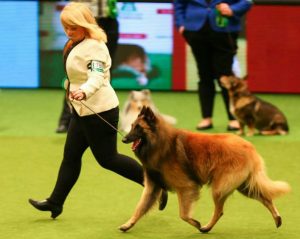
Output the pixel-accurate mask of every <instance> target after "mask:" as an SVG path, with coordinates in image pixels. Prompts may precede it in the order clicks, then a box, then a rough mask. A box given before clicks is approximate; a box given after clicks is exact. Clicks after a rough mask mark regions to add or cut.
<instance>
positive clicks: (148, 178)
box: [120, 107, 290, 232]
mask: <svg viewBox="0 0 300 239" xmlns="http://www.w3.org/2000/svg"><path fill="white" fill-rule="evenodd" d="M123 142H124V143H131V142H133V150H134V152H135V154H136V156H137V157H138V158H139V160H140V161H141V163H142V164H143V168H144V175H145V188H144V190H143V193H142V196H141V198H140V201H139V203H138V205H137V206H136V209H135V211H134V213H133V215H132V217H131V218H130V219H129V220H128V221H127V222H126V223H125V224H123V225H122V226H120V230H122V231H127V230H129V229H130V228H131V227H133V226H134V225H135V224H136V223H137V221H138V220H139V219H140V218H141V217H142V216H143V215H145V213H147V212H148V211H149V209H150V208H151V207H152V206H153V205H154V204H155V202H156V201H157V199H158V198H159V195H160V194H161V188H165V189H167V190H170V191H175V192H176V193H177V196H178V202H179V208H180V217H181V218H182V219H183V220H184V221H186V222H188V223H189V224H191V225H192V226H194V227H196V228H197V229H198V230H200V231H201V232H208V231H210V230H211V229H212V228H213V226H214V225H215V224H216V222H217V221H218V220H219V218H220V217H221V216H222V215H223V205H224V203H225V201H226V199H227V197H228V196H229V195H230V194H232V193H233V191H234V190H238V191H239V192H241V193H242V194H244V195H245V196H247V197H250V198H253V199H257V200H258V201H260V202H261V203H262V204H263V205H264V206H265V207H266V208H267V209H268V210H269V211H270V212H271V214H272V217H273V218H274V220H275V224H276V226H277V227H279V226H280V225H281V217H280V215H279V212H278V210H277V209H276V207H275V206H274V204H273V199H274V198H276V197H277V196H280V195H282V194H285V193H287V192H288V191H289V190H290V187H289V185H288V184H287V183H285V182H281V181H275V182H274V181H271V180H270V179H269V178H268V176H267V175H266V173H265V169H264V163H263V160H262V158H261V156H260V155H259V154H258V153H257V152H256V150H255V148H254V147H253V145H252V144H251V143H250V142H248V141H246V140H244V139H242V138H241V137H239V136H237V135H234V134H205V133H194V132H189V131H185V130H181V129H175V128H174V127H172V126H171V125H168V124H167V123H165V122H164V121H163V120H161V119H160V118H158V117H157V116H155V115H154V113H153V112H152V110H151V109H150V108H148V107H144V108H143V109H142V111H141V113H140V114H139V116H138V118H137V119H136V121H135V122H134V123H133V126H132V129H131V131H130V132H129V133H128V134H127V135H126V136H125V137H124V138H123ZM204 184H209V185H210V186H211V189H212V197H213V200H214V203H215V210H214V214H213V216H212V218H211V220H210V221H209V222H208V223H207V224H206V225H205V226H201V224H200V222H199V221H197V220H196V219H194V218H193V216H192V209H193V205H194V203H195V202H196V201H197V199H198V197H199V189H200V188H201V187H202V186H203V185H204Z"/></svg>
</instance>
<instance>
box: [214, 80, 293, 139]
mask: <svg viewBox="0 0 300 239" xmlns="http://www.w3.org/2000/svg"><path fill="white" fill-rule="evenodd" d="M220 81H221V84H222V85H223V86H224V87H225V88H226V89H227V90H228V94H229V100H230V112H231V113H232V114H233V115H234V116H235V117H236V119H237V120H238V121H239V123H240V127H241V128H240V131H239V132H238V134H240V135H243V134H244V133H245V131H244V127H245V126H247V127H248V132H247V135H248V136H252V135H254V133H255V129H257V130H258V132H259V133H260V134H262V135H276V134H279V135H285V134H287V133H288V131H289V127H288V123H287V119H286V117H285V115H284V114H283V113H282V112H281V111H280V110H279V109H278V108H277V107H276V106H274V105H272V104H271V103H269V102H266V101H264V100H261V99H259V98H258V97H256V96H254V95H253V94H251V92H250V91H249V90H248V86H247V82H246V79H240V78H238V77H236V76H222V77H221V79H220Z"/></svg>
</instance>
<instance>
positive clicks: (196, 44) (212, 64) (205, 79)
mask: <svg viewBox="0 0 300 239" xmlns="http://www.w3.org/2000/svg"><path fill="white" fill-rule="evenodd" d="M251 5H252V2H251V0H224V1H222V0H174V10H175V24H176V28H177V29H178V31H179V33H180V34H182V35H183V37H184V39H185V40H186V42H187V44H188V45H189V46H190V47H191V50H192V54H193V56H194V58H195V61H196V64H197V69H198V75H199V82H198V95H199V103H200V106H201V114H202V120H201V121H200V122H199V124H198V125H197V129H198V130H206V129H211V128H213V119H212V116H213V105H214V98H215V82H214V81H215V80H218V83H219V85H220V87H221V91H222V97H223V99H224V103H225V106H226V112H227V116H228V120H229V123H228V126H227V130H229V131H234V130H238V129H239V124H238V122H237V121H236V120H235V118H234V117H233V115H232V114H231V113H230V110H229V97H228V92H227V90H226V89H225V88H223V87H222V86H221V84H220V81H219V79H220V77H221V76H222V75H232V74H233V72H232V64H233V58H234V56H235V55H236V52H237V38H238V35H239V32H240V30H241V27H242V26H241V18H242V16H243V15H244V14H245V13H246V12H247V11H248V10H249V9H250V8H251Z"/></svg>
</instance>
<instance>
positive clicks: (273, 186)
mask: <svg viewBox="0 0 300 239" xmlns="http://www.w3.org/2000/svg"><path fill="white" fill-rule="evenodd" d="M259 161H260V162H261V165H259V166H258V167H256V168H255V169H254V171H253V172H252V174H251V175H250V178H249V181H248V196H250V197H252V198H261V197H264V198H267V199H274V198H276V197H279V196H282V195H284V194H286V193H288V192H290V191H291V188H290V185H289V184H288V183H286V182H283V181H272V180H271V179H270V178H269V177H268V176H267V174H266V171H265V169H264V165H263V161H262V159H260V160H259Z"/></svg>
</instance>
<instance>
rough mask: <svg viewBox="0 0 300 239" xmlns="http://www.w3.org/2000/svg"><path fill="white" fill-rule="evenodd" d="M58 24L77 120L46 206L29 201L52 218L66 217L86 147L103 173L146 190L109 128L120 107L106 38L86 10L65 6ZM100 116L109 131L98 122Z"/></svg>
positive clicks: (163, 202)
mask: <svg viewBox="0 0 300 239" xmlns="http://www.w3.org/2000/svg"><path fill="white" fill-rule="evenodd" d="M60 19H61V23H62V25H63V28H64V30H65V33H66V35H67V37H68V38H69V41H68V42H67V44H66V46H65V50H64V64H65V70H66V74H67V76H68V81H69V82H68V87H67V95H68V98H69V100H70V103H71V105H72V110H73V114H72V119H71V122H70V125H69V129H68V133H67V138H66V142H65V148H64V156H63V160H62V163H61V166H60V170H59V173H58V178H57V181H56V185H55V187H54V190H53V192H52V194H51V195H50V197H49V198H47V199H45V200H42V201H36V200H33V199H29V202H30V203H31V204H32V205H33V206H34V207H35V208H37V209H38V210H41V211H50V212H51V217H52V218H56V217H57V216H59V215H60V214H61V213H62V210H63V204H64V202H65V200H66V198H67V196H68V194H69V192H70V191H71V189H72V187H73V186H74V184H75V183H76V181H77V179H78V177H79V174H80V170H81V160H82V159H81V158H82V155H83V153H84V152H85V150H86V149H87V148H88V147H90V149H91V151H92V153H93V155H94V157H95V158H96V160H97V162H98V163H99V164H100V165H101V166H102V167H104V168H106V169H108V170H111V171H113V172H115V173H117V174H119V175H122V176H124V177H125V178H128V179H130V180H132V181H134V182H136V183H138V184H140V185H143V170H142V167H141V166H140V165H139V164H138V163H137V162H136V161H135V160H134V159H132V158H129V157H127V156H125V155H122V154H119V153H118V151H117V131H116V130H115V129H113V128H112V127H111V126H113V127H115V128H117V125H118V120H119V106H118V105H119V101H118V98H117V96H116V93H115V91H114V90H113V88H112V87H111V85H110V74H109V69H110V66H111V58H110V55H109V52H108V49H107V47H106V44H105V42H106V35H105V33H104V31H103V30H102V29H101V28H100V27H99V26H98V25H97V23H96V21H95V19H94V17H93V14H92V12H91V10H90V9H89V8H88V7H87V6H86V5H85V4H82V3H74V2H73V3H70V4H68V5H66V6H65V8H64V9H63V10H62V12H61V16H60ZM81 101H82V102H83V103H81ZM86 106H87V107H86ZM94 112H95V113H94ZM96 113H97V114H99V115H100V116H101V117H102V118H104V119H105V120H106V121H107V122H109V123H110V124H111V125H109V124H107V122H104V121H103V120H101V119H99V116H98V115H97V114H96ZM161 195H162V196H161V199H160V209H161V210H162V209H163V208H164V207H165V205H166V202H167V194H166V192H165V191H164V190H162V194H161Z"/></svg>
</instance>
